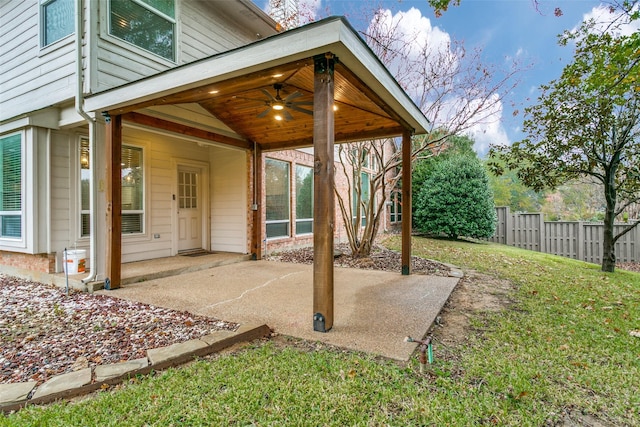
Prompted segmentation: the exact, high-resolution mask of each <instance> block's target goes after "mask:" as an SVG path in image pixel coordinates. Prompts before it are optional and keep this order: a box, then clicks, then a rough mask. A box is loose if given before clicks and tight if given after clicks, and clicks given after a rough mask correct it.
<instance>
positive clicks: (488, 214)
mask: <svg viewBox="0 0 640 427" xmlns="http://www.w3.org/2000/svg"><path fill="white" fill-rule="evenodd" d="M415 206H416V211H415V218H414V224H415V227H416V228H417V229H418V230H419V231H421V232H423V233H428V234H433V235H438V234H442V233H444V234H445V235H447V236H449V237H453V238H458V237H461V236H464V237H473V238H484V237H491V236H492V235H493V233H494V232H495V226H496V213H495V205H494V202H493V194H492V192H491V188H490V187H489V178H488V176H487V173H486V171H485V169H484V168H483V167H482V165H481V163H480V161H479V160H477V159H475V158H473V157H471V156H455V157H451V158H449V159H446V160H444V161H442V162H439V163H438V164H436V165H435V167H434V168H433V171H432V172H431V174H430V175H429V176H428V177H427V179H426V180H425V181H424V183H423V185H422V188H420V189H419V190H418V196H417V200H416V201H415Z"/></svg>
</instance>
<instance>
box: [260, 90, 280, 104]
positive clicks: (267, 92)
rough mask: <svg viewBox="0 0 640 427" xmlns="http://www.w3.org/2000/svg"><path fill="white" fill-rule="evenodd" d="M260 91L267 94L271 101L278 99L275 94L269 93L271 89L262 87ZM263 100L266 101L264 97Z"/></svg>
mask: <svg viewBox="0 0 640 427" xmlns="http://www.w3.org/2000/svg"><path fill="white" fill-rule="evenodd" d="M260 91H261V92H262V93H264V96H266V97H267V98H269V101H276V99H275V98H274V96H273V95H271V94H270V93H269V91H268V90H266V89H260ZM263 101H264V99H263ZM269 101H267V102H269Z"/></svg>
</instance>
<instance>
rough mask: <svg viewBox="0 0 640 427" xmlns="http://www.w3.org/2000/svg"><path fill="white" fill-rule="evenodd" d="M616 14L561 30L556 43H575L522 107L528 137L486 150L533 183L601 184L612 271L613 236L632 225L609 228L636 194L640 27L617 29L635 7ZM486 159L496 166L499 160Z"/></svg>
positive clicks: (639, 187)
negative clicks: (605, 21)
mask: <svg viewBox="0 0 640 427" xmlns="http://www.w3.org/2000/svg"><path fill="white" fill-rule="evenodd" d="M612 16H614V15H613V14H612ZM615 16H616V17H622V18H620V19H617V20H614V19H612V22H610V23H609V25H608V26H607V27H606V28H604V29H599V27H598V25H596V23H595V22H593V21H591V22H586V23H584V24H583V25H582V26H581V27H580V29H579V30H577V31H576V32H565V34H564V36H563V37H562V38H561V43H563V44H566V43H569V42H570V41H575V43H576V50H575V54H574V58H573V61H572V62H571V63H570V64H569V65H567V66H566V67H565V69H564V70H563V72H562V75H561V77H560V78H559V79H558V80H554V81H552V82H550V83H549V84H548V85H544V86H542V95H541V96H540V97H539V98H538V103H537V104H536V105H534V106H532V107H529V108H527V109H526V111H525V113H526V116H527V119H526V120H525V122H524V131H525V133H526V134H527V135H528V137H527V138H526V139H524V140H522V141H520V142H518V143H515V144H514V145H513V146H511V147H492V149H491V150H490V156H491V157H492V158H493V159H498V160H500V161H502V162H504V164H505V165H506V167H507V168H509V169H512V170H517V171H518V177H519V178H520V179H521V180H522V181H523V182H524V183H525V184H526V185H527V186H529V187H531V188H533V189H535V190H542V189H544V188H556V187H558V186H559V185H560V184H562V183H565V182H567V181H570V180H573V179H578V178H580V177H586V176H588V177H592V178H593V179H594V180H595V181H597V182H598V183H599V184H600V185H601V189H602V192H603V195H604V199H605V202H606V208H605V213H604V238H603V257H602V259H603V261H602V270H603V271H608V272H613V271H614V270H615V262H616V258H615V247H614V245H615V243H616V241H617V240H618V239H619V238H620V237H622V236H623V235H624V234H626V233H628V232H629V231H631V229H633V228H634V227H636V226H637V225H638V222H635V223H629V224H627V225H626V226H624V227H621V228H619V229H618V232H617V234H614V221H615V218H616V216H617V215H620V214H621V213H622V212H623V211H624V210H625V208H626V207H627V206H630V205H631V204H633V203H637V202H638V201H640V169H639V166H638V165H640V33H638V32H637V31H636V32H633V33H631V34H629V35H621V34H625V33H624V32H623V29H624V28H623V25H624V24H625V23H626V24H628V23H629V20H633V19H637V18H638V13H637V12H636V13H634V14H631V15H624V14H622V15H620V14H616V15H615ZM625 17H626V19H625ZM490 166H491V167H492V169H493V171H494V172H495V173H497V174H500V173H501V172H503V168H502V166H501V164H500V163H499V162H491V163H490Z"/></svg>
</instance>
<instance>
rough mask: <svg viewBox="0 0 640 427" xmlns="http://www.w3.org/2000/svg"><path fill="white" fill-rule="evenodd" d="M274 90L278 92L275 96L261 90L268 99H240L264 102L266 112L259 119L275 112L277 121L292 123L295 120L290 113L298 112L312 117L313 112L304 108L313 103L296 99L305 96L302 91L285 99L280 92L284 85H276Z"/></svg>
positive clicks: (259, 115)
mask: <svg viewBox="0 0 640 427" xmlns="http://www.w3.org/2000/svg"><path fill="white" fill-rule="evenodd" d="M273 88H274V89H275V91H276V94H275V96H274V95H272V94H271V93H270V92H269V91H268V90H266V89H261V90H260V91H261V92H262V93H263V94H264V96H265V97H266V99H257V98H244V97H241V96H238V98H242V99H246V100H248V101H259V102H263V103H264V105H266V107H267V108H266V110H264V111H262V112H261V113H260V114H258V115H257V117H258V118H264V117H266V116H267V114H269V112H270V111H272V110H273V111H275V112H276V114H275V115H274V116H273V118H274V119H275V120H277V121H282V120H285V121H287V122H288V121H290V120H293V116H292V115H291V113H290V112H289V110H291V111H297V112H299V113H304V114H308V115H310V116H312V115H313V111H312V110H309V109H307V108H303V107H302V106H312V105H313V101H295V99H297V98H300V97H301V96H303V94H302V93H301V92H300V91H297V90H296V91H295V92H293V93H291V94H289V95H287V96H286V97H285V98H284V99H283V98H282V97H281V96H280V91H281V90H282V88H283V85H282V83H276V84H274V85H273Z"/></svg>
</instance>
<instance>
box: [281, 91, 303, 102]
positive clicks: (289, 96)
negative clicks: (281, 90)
mask: <svg viewBox="0 0 640 427" xmlns="http://www.w3.org/2000/svg"><path fill="white" fill-rule="evenodd" d="M301 96H302V93H300V92H298V91H295V92H293V93H292V94H290V95H287V97H286V98H285V99H284V102H289V101H291V100H292V99H296V98H300V97H301Z"/></svg>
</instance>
